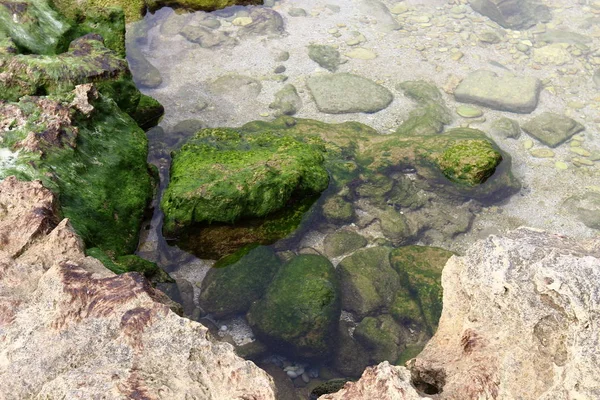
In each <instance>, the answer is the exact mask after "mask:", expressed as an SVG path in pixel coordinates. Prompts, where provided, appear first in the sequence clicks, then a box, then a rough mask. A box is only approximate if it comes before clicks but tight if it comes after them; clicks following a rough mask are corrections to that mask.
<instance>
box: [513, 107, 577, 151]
mask: <svg viewBox="0 0 600 400" xmlns="http://www.w3.org/2000/svg"><path fill="white" fill-rule="evenodd" d="M522 128H523V130H524V131H525V132H527V133H528V134H529V135H531V136H533V137H534V138H536V139H537V140H539V141H540V142H542V143H543V144H545V145H546V146H549V147H556V146H558V145H559V144H561V143H563V142H564V141H566V140H567V139H570V138H571V137H572V136H573V135H575V134H576V133H579V132H581V131H582V130H584V129H585V127H584V126H583V125H581V124H580V123H579V122H577V121H575V120H574V119H573V118H569V117H567V116H566V115H560V114H555V113H552V112H549V111H545V112H543V113H541V114H540V115H538V116H536V117H534V118H532V119H530V120H529V121H527V122H526V123H525V124H523V126H522Z"/></svg>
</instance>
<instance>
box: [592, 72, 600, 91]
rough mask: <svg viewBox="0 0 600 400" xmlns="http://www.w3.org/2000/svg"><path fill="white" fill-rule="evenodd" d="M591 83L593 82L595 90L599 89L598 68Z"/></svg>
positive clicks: (599, 77)
mask: <svg viewBox="0 0 600 400" xmlns="http://www.w3.org/2000/svg"><path fill="white" fill-rule="evenodd" d="M592 82H594V86H596V89H600V68H598V69H597V70H596V71H595V72H594V75H593V77H592Z"/></svg>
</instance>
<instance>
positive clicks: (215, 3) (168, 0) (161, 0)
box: [146, 0, 261, 11]
mask: <svg viewBox="0 0 600 400" xmlns="http://www.w3.org/2000/svg"><path fill="white" fill-rule="evenodd" d="M260 3H261V2H260V0H146V4H147V5H148V7H149V8H150V9H151V10H156V9H158V8H161V7H164V6H168V7H179V8H186V9H190V10H203V11H214V10H218V9H221V8H225V7H230V6H234V5H236V4H239V5H246V4H260Z"/></svg>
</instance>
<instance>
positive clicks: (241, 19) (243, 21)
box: [231, 17, 252, 26]
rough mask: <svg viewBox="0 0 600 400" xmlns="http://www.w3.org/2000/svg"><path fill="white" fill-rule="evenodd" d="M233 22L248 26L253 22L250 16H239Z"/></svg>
mask: <svg viewBox="0 0 600 400" xmlns="http://www.w3.org/2000/svg"><path fill="white" fill-rule="evenodd" d="M231 23H232V24H233V25H235V26H246V25H250V24H251V23H252V18H250V17H237V18H236V19H234V20H233V21H231Z"/></svg>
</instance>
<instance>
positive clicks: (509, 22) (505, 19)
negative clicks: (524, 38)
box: [469, 0, 551, 29]
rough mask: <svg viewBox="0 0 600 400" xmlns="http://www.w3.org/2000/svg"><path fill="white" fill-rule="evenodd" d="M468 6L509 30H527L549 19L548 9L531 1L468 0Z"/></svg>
mask: <svg viewBox="0 0 600 400" xmlns="http://www.w3.org/2000/svg"><path fill="white" fill-rule="evenodd" d="M469 4H470V5H471V7H472V8H473V10H474V11H476V12H478V13H480V14H483V15H485V16H486V17H489V18H490V19H491V20H493V21H495V22H497V23H498V24H499V25H501V26H502V27H504V28H509V29H527V28H529V27H531V26H533V25H535V24H536V23H537V22H538V21H545V20H546V19H548V18H551V16H550V11H549V9H548V7H546V6H544V5H538V4H537V3H535V2H534V1H531V0H513V1H505V0H469Z"/></svg>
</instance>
